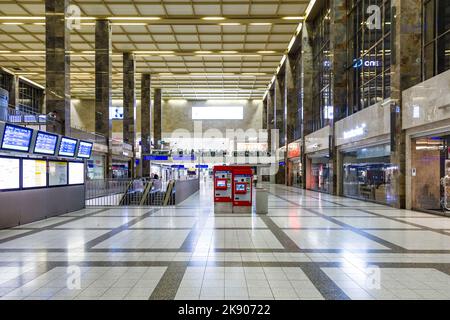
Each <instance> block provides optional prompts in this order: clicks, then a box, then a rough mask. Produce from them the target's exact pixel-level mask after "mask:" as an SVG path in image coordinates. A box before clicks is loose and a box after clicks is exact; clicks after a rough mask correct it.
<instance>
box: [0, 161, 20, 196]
mask: <svg viewBox="0 0 450 320" xmlns="http://www.w3.org/2000/svg"><path fill="white" fill-rule="evenodd" d="M0 172H1V173H2V174H0V190H7V189H18V188H19V187H20V161H19V159H10V158H0Z"/></svg>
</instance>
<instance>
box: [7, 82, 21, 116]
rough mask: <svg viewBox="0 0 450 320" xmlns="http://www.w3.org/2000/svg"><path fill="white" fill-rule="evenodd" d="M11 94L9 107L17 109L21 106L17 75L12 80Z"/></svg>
mask: <svg viewBox="0 0 450 320" xmlns="http://www.w3.org/2000/svg"><path fill="white" fill-rule="evenodd" d="M9 94H10V95H9V102H8V104H9V106H10V107H13V108H14V109H17V108H18V106H19V76H17V75H13V76H12V78H11V91H10V93H9Z"/></svg>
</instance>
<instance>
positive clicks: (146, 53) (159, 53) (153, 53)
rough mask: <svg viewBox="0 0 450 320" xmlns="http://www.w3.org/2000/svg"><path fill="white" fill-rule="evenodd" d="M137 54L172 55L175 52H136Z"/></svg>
mask: <svg viewBox="0 0 450 320" xmlns="http://www.w3.org/2000/svg"><path fill="white" fill-rule="evenodd" d="M133 53H135V54H171V53H175V51H154V50H153V51H134V52H133Z"/></svg>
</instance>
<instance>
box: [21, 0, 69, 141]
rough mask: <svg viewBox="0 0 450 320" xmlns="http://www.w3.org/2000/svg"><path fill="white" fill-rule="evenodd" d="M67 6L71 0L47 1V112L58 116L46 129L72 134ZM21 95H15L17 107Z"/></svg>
mask: <svg viewBox="0 0 450 320" xmlns="http://www.w3.org/2000/svg"><path fill="white" fill-rule="evenodd" d="M68 5H69V0H46V1H45V53H46V54H45V93H46V110H45V111H46V113H50V112H51V113H53V114H54V115H55V120H54V121H52V122H51V123H49V125H48V126H47V130H48V131H50V132H54V133H58V134H62V135H69V134H70V55H69V54H68V53H67V52H68V51H69V50H70V30H69V29H68V28H67V25H66V21H65V9H66V7H67V6H68ZM16 85H17V86H18V81H17V82H16ZM16 90H17V89H16ZM16 92H17V91H16ZM18 98H19V97H18V95H17V96H16V97H14V99H15V102H14V103H15V105H16V106H17V104H18Z"/></svg>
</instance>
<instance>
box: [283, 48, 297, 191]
mask: <svg viewBox="0 0 450 320" xmlns="http://www.w3.org/2000/svg"><path fill="white" fill-rule="evenodd" d="M284 110H285V118H284V130H285V135H284V136H285V141H286V143H285V144H286V152H285V157H284V162H285V163H286V170H285V183H286V185H290V181H291V179H290V178H289V174H290V170H289V166H288V157H287V155H288V152H287V150H288V145H289V144H290V143H291V142H293V141H294V140H295V126H296V125H297V114H298V95H297V86H296V71H295V58H294V57H292V56H290V55H288V56H287V58H286V68H285V72H284Z"/></svg>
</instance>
